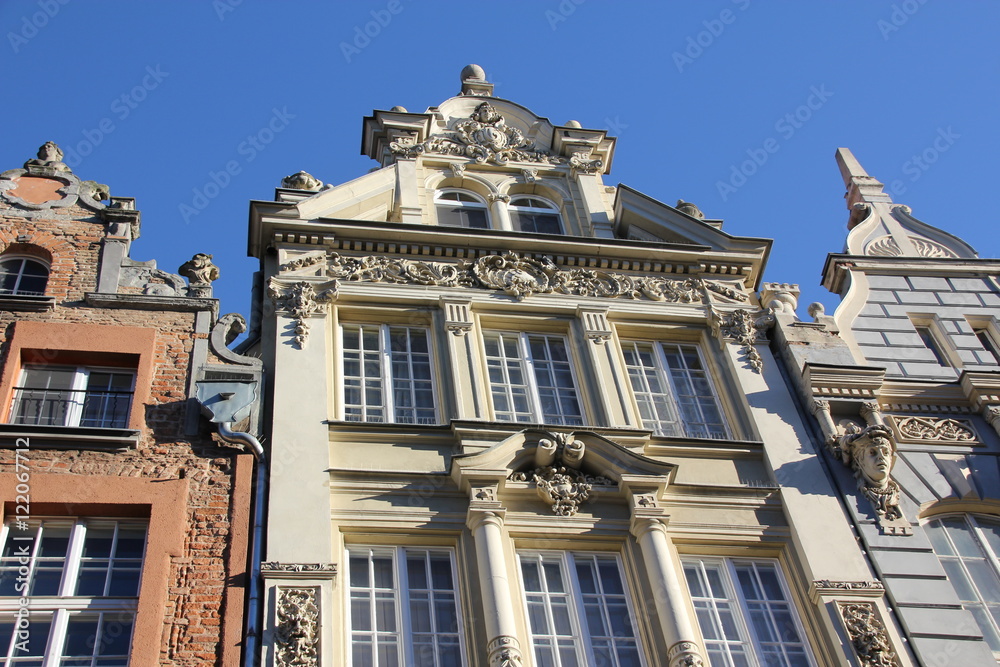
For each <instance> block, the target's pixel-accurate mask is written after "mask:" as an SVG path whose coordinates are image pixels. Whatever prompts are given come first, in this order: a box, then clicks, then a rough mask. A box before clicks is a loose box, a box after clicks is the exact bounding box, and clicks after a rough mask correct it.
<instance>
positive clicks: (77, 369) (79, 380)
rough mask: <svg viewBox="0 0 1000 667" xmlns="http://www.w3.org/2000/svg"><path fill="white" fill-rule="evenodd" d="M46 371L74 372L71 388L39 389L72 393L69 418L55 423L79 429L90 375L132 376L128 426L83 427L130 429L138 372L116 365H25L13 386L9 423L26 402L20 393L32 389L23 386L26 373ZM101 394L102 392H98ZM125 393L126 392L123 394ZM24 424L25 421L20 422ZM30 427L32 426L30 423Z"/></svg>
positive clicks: (126, 422)
mask: <svg viewBox="0 0 1000 667" xmlns="http://www.w3.org/2000/svg"><path fill="white" fill-rule="evenodd" d="M38 368H41V369H45V368H48V369H50V370H66V371H69V370H72V371H73V373H74V375H73V383H72V385H71V386H70V387H69V389H62V390H60V389H52V390H38V391H45V392H46V393H49V392H50V391H51V393H58V392H60V391H68V392H71V393H70V396H69V398H68V399H67V401H66V415H65V417H64V418H63V423H62V424H53V425H54V426H80V422H81V421H82V420H83V406H84V403H85V402H86V400H87V395H88V392H87V390H88V385H89V383H90V374H91V373H118V374H121V375H130V376H131V377H132V384H131V385H130V386H129V391H128V396H129V398H128V408H127V409H126V411H125V423H124V424H123V425H121V426H104V425H101V426H87V427H84V428H128V425H129V422H130V421H131V418H132V409H133V408H134V407H135V406H134V405H133V402H134V401H135V377H136V369H134V368H120V367H114V366H71V365H65V366H64V365H59V364H53V365H51V366H45V365H44V364H41V365H39V364H25V365H24V366H23V367H22V369H21V378H20V381H19V382H18V384H17V386H15V387H14V396H13V398H12V399H11V404H10V421H11V422H12V423H13V420H14V419H15V417H16V416H17V412H18V406H19V404H20V402H21V401H22V400H25V399H24V398H23V397H22V394H21V393H20V392H21V391H22V390H23V389H27V390H28V391H31V387H27V388H25V387H24V383H25V382H26V381H27V374H28V371H29V370H35V369H38ZM98 393H99V392H98ZM123 393H124V392H123ZM27 400H38V399H30V398H29V399H27ZM18 423H23V422H18ZM27 425H32V424H31V423H30V422H28V423H27Z"/></svg>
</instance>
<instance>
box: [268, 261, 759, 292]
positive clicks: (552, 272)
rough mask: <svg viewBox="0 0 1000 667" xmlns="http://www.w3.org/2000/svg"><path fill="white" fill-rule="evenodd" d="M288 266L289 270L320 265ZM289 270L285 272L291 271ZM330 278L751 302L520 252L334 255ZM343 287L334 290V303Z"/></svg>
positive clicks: (697, 286) (706, 287)
mask: <svg viewBox="0 0 1000 667" xmlns="http://www.w3.org/2000/svg"><path fill="white" fill-rule="evenodd" d="M295 261H296V262H299V261H302V262H303V264H301V265H298V264H296V265H295V266H294V267H293V263H289V264H286V265H285V267H287V268H288V269H289V270H291V269H292V268H302V267H304V266H307V265H309V264H312V263H313V262H314V261H315V263H319V262H320V261H321V260H320V259H316V260H313V259H311V258H310V259H309V260H308V264H306V263H305V262H306V260H305V259H303V260H295ZM285 267H283V268H285ZM327 276H328V277H329V278H333V279H335V280H336V281H350V282H375V283H392V284H417V285H436V286H438V287H480V288H486V289H495V290H501V291H503V292H504V293H505V294H508V295H510V296H512V297H514V298H516V299H518V300H521V299H524V298H526V297H528V296H531V295H533V294H554V293H559V294H568V295H571V296H589V297H607V298H618V297H622V298H627V299H640V298H643V297H645V298H647V299H650V300H652V301H668V302H672V303H701V304H705V303H709V295H708V293H709V292H711V293H713V294H717V295H719V296H720V297H723V298H725V299H729V300H731V301H747V299H748V297H747V295H746V294H745V293H743V292H741V291H739V290H738V289H734V288H733V287H730V286H729V285H726V284H724V283H721V282H715V281H710V280H704V279H702V278H685V279H682V280H678V279H671V278H661V277H659V276H629V275H625V274H623V273H614V272H610V271H602V270H596V269H560V268H559V267H558V266H556V264H555V263H554V262H553V261H552V260H551V259H550V258H548V257H542V258H541V259H532V258H527V257H520V256H519V255H518V254H517V253H514V252H509V251H508V252H505V253H504V254H502V255H487V256H484V257H480V258H479V259H477V260H475V261H474V262H469V261H461V262H456V263H449V262H424V261H418V260H412V259H398V258H392V257H385V256H381V255H367V256H365V257H341V256H340V255H339V254H337V253H331V255H330V258H329V265H328V267H327ZM338 287H339V283H335V284H334V286H333V287H332V294H333V297H334V298H335V297H336V291H337V289H338Z"/></svg>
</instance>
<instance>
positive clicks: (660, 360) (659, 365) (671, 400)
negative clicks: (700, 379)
mask: <svg viewBox="0 0 1000 667" xmlns="http://www.w3.org/2000/svg"><path fill="white" fill-rule="evenodd" d="M653 354H654V355H656V372H657V373H658V374H659V376H660V382H662V383H663V388H664V389H666V390H667V391H669V392H670V393H669V395H668V396H667V404H668V405H669V406H670V417H671V419H672V420H673V422H674V423H675V424H677V427H678V428H679V435H685V434H686V432H687V428H686V425H685V424H684V421H683V420H682V419H681V406H680V392H678V391H677V386H676V385H674V374H673V373H672V372H671V369H670V365H669V364H668V363H667V353H666V352H664V351H663V343H653ZM650 395H652V393H651V394H650Z"/></svg>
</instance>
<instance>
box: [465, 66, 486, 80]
mask: <svg viewBox="0 0 1000 667" xmlns="http://www.w3.org/2000/svg"><path fill="white" fill-rule="evenodd" d="M469 79H476V80H478V81H485V80H486V70H484V69H483V68H482V67H480V66H479V65H466V66H465V67H463V68H462V81H468V80H469Z"/></svg>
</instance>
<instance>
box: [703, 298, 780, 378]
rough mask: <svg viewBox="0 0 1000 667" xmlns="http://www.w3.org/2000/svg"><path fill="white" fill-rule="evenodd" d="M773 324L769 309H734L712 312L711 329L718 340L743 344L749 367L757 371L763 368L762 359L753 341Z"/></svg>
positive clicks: (760, 336)
mask: <svg viewBox="0 0 1000 667" xmlns="http://www.w3.org/2000/svg"><path fill="white" fill-rule="evenodd" d="M773 324H774V315H773V314H771V312H770V311H769V310H763V311H758V312H753V311H750V310H736V311H733V312H731V313H725V314H720V313H713V314H712V330H713V333H715V335H716V337H717V338H719V339H720V340H734V341H736V342H737V343H739V344H741V345H742V346H743V350H742V352H743V353H744V354H745V355H746V358H747V362H748V363H749V364H750V367H751V368H753V369H754V370H755V371H757V372H758V373H760V372H761V369H763V368H764V360H763V358H762V357H761V356H760V352H758V351H757V349H756V348H755V347H754V343H756V342H757V341H759V340H763V339H764V334H765V332H766V331H767V329H768V328H769V327H770V326H771V325H773Z"/></svg>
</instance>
